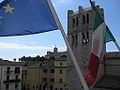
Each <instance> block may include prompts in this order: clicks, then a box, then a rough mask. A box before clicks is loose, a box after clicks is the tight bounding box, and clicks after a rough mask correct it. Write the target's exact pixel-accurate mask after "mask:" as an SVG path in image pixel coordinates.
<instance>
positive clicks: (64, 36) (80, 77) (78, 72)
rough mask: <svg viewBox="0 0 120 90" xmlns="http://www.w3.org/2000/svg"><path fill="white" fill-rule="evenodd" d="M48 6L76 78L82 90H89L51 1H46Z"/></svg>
mask: <svg viewBox="0 0 120 90" xmlns="http://www.w3.org/2000/svg"><path fill="white" fill-rule="evenodd" d="M48 4H49V6H50V9H51V11H52V13H53V16H54V18H55V20H56V23H57V26H58V28H59V29H60V31H61V34H62V36H63V38H64V40H65V43H66V45H67V48H68V50H69V53H70V56H71V58H72V61H73V64H74V66H75V69H76V71H77V74H78V76H79V79H80V81H81V83H82V85H83V88H84V90H89V88H88V86H87V84H86V81H85V79H84V77H83V75H82V72H81V69H80V67H79V65H78V63H77V60H76V58H75V55H74V53H73V51H72V49H71V46H70V44H69V42H68V39H67V36H66V34H65V32H64V29H63V27H62V24H61V23H60V20H59V18H58V16H57V14H56V12H55V9H54V7H53V5H52V2H51V0H48Z"/></svg>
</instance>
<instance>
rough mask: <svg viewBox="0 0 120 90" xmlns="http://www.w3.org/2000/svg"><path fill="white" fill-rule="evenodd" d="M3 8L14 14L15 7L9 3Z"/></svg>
mask: <svg viewBox="0 0 120 90" xmlns="http://www.w3.org/2000/svg"><path fill="white" fill-rule="evenodd" d="M3 8H4V9H5V12H6V13H7V12H9V13H11V14H13V10H14V9H15V8H13V7H11V6H10V5H9V4H7V6H4V7H3Z"/></svg>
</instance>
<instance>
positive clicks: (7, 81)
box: [4, 79, 21, 83]
mask: <svg viewBox="0 0 120 90" xmlns="http://www.w3.org/2000/svg"><path fill="white" fill-rule="evenodd" d="M20 81H21V80H20V79H11V80H5V81H4V83H14V82H20Z"/></svg>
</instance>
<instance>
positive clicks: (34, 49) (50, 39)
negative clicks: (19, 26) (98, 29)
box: [0, 0, 120, 61]
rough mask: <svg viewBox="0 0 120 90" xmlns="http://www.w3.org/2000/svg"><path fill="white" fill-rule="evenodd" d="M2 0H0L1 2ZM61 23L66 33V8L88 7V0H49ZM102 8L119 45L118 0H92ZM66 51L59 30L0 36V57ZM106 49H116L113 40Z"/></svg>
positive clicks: (42, 54) (119, 3)
mask: <svg viewBox="0 0 120 90" xmlns="http://www.w3.org/2000/svg"><path fill="white" fill-rule="evenodd" d="M1 1H2V0H0V2H1ZM51 1H52V3H53V5H54V8H55V10H56V12H57V15H58V17H59V19H60V22H61V24H62V25H63V27H64V30H65V32H66V34H67V10H73V11H78V7H79V6H82V7H83V8H87V7H90V3H89V0H51ZM94 1H95V2H96V4H97V5H99V6H100V7H102V8H104V15H105V23H106V24H107V25H108V26H109V28H110V30H111V32H112V33H113V35H114V37H115V38H116V40H117V42H118V44H119V45H120V30H119V26H120V0H94ZM55 46H56V47H58V51H60V52H61V51H66V44H65V43H64V40H63V37H62V35H61V33H60V31H59V30H55V31H51V32H46V33H41V34H34V35H27V36H16V37H15V36H14V37H0V58H2V59H4V60H10V61H12V60H13V58H20V57H22V56H32V57H34V56H37V55H40V56H44V55H45V54H46V53H47V51H53V48H54V47H55ZM107 51H108V52H112V51H118V50H117V48H116V46H115V45H114V43H113V42H109V43H107Z"/></svg>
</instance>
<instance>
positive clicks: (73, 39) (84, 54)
mask: <svg viewBox="0 0 120 90" xmlns="http://www.w3.org/2000/svg"><path fill="white" fill-rule="evenodd" d="M96 7H97V8H98V10H99V12H100V13H101V14H102V15H103V9H101V8H99V6H96ZM93 19H94V11H93V10H92V8H91V7H89V8H82V6H79V9H78V11H77V12H73V11H72V10H68V40H69V43H70V45H71V47H72V50H73V52H74V55H75V57H76V60H77V62H78V64H79V66H80V68H81V71H82V74H83V76H85V75H86V73H87V71H88V68H87V67H88V61H89V56H90V50H91V44H92V34H93V21H94V20H93ZM67 60H68V70H67V73H68V75H67V78H68V88H69V89H68V90H83V86H82V84H81V82H80V80H79V78H78V75H77V73H76V70H75V67H74V65H73V62H72V60H71V57H70V55H69V52H68V58H67Z"/></svg>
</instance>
